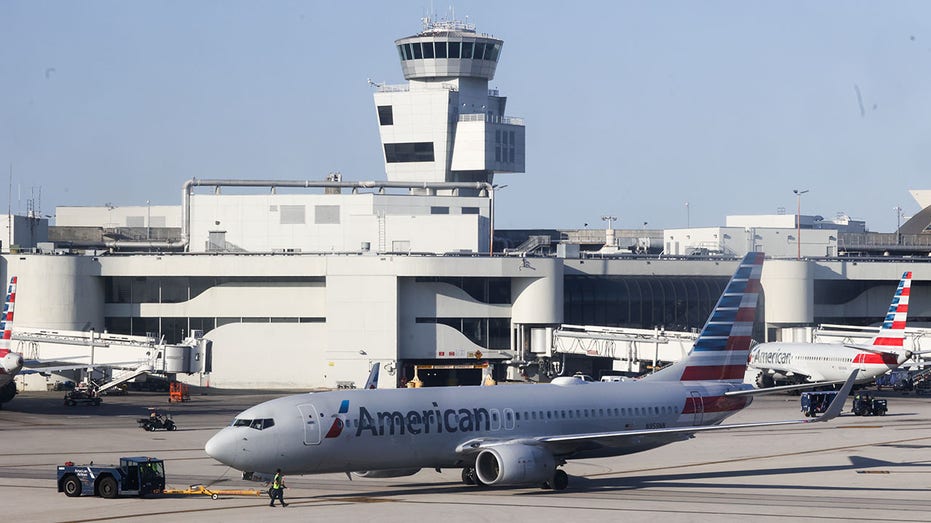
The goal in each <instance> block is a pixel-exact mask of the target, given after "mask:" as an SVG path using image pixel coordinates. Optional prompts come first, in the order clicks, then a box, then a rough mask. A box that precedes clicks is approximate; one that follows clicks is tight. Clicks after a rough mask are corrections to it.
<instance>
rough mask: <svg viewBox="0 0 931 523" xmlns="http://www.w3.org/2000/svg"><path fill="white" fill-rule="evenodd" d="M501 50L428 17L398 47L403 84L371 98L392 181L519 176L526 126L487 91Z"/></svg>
mask: <svg viewBox="0 0 931 523" xmlns="http://www.w3.org/2000/svg"><path fill="white" fill-rule="evenodd" d="M503 43H504V42H503V41H501V40H498V39H497V38H493V37H491V36H489V35H485V34H479V33H476V32H475V26H474V25H471V24H465V23H462V22H453V21H440V22H435V21H432V20H431V19H430V18H425V19H424V21H423V31H421V32H420V33H419V34H416V35H414V36H409V37H407V38H401V39H400V40H396V41H395V44H397V49H398V55H399V57H400V58H401V70H402V71H403V72H404V78H405V79H406V80H408V85H377V86H376V87H377V88H378V90H377V92H376V93H375V107H376V109H377V113H378V123H379V127H378V128H379V133H380V135H381V143H382V147H383V151H384V154H385V172H386V174H387V176H388V180H389V181H399V182H488V183H492V181H493V177H494V174H495V173H496V172H511V173H518V172H524V138H525V133H524V122H523V120H522V119H521V118H513V117H509V116H505V115H504V109H505V105H506V103H507V98H505V97H503V96H499V94H498V91H497V90H489V89H488V82H489V81H490V80H491V79H492V78H494V77H495V69H496V67H497V66H498V58H499V57H500V56H501V46H502V44H503ZM463 196H465V195H464V194H463Z"/></svg>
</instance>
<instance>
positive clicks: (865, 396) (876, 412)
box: [853, 392, 889, 416]
mask: <svg viewBox="0 0 931 523" xmlns="http://www.w3.org/2000/svg"><path fill="white" fill-rule="evenodd" d="M887 410H889V404H888V402H887V401H886V400H884V399H878V398H874V397H873V395H872V394H870V393H869V392H858V393H857V394H856V395H855V396H854V397H853V413H854V414H856V415H857V416H885V415H886V411H887Z"/></svg>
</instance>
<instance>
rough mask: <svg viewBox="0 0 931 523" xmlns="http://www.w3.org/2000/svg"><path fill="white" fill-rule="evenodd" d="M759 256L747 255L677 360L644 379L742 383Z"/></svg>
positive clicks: (756, 297)
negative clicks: (683, 356) (699, 332)
mask: <svg viewBox="0 0 931 523" xmlns="http://www.w3.org/2000/svg"><path fill="white" fill-rule="evenodd" d="M762 272H763V253H761V252H751V253H748V254H747V255H746V256H745V257H744V259H743V260H742V261H741V262H740V265H739V266H738V267H737V271H736V272H735V273H734V276H733V277H731V281H730V282H728V284H727V287H726V288H725V289H724V293H723V294H722V295H721V298H719V299H718V303H717V305H715V307H714V310H713V311H712V312H711V316H709V317H708V321H706V322H705V326H704V327H703V328H702V330H701V334H699V336H698V339H697V340H695V344H694V345H693V346H692V350H691V351H690V352H689V354H688V356H686V357H685V358H684V359H682V360H681V361H679V362H677V363H675V364H674V365H672V366H670V367H667V368H665V369H663V370H661V371H659V372H657V373H656V374H652V375H649V376H647V377H645V378H644V379H645V380H664V381H726V382H732V383H742V382H743V377H744V372H745V371H746V367H747V356H748V355H749V353H750V343H751V335H752V333H753V322H754V320H755V319H756V309H757V304H758V303H759V297H760V291H761V286H760V275H761V273H762Z"/></svg>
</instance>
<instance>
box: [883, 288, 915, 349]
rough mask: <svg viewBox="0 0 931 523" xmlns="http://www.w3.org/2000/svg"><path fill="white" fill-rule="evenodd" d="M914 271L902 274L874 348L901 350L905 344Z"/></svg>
mask: <svg viewBox="0 0 931 523" xmlns="http://www.w3.org/2000/svg"><path fill="white" fill-rule="evenodd" d="M911 287H912V272H911V271H907V272H905V273H904V274H902V279H901V280H900V281H899V286H898V288H897V289H896V290H895V295H894V296H892V303H890V304H889V311H888V312H886V318H885V319H884V320H883V325H882V328H880V329H879V334H877V335H876V337H875V338H873V348H874V349H884V350H890V351H895V352H899V351H901V349H902V347H903V346H904V345H905V321H906V320H907V319H908V296H909V295H910V294H911Z"/></svg>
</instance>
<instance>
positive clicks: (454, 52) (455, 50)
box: [449, 42, 460, 58]
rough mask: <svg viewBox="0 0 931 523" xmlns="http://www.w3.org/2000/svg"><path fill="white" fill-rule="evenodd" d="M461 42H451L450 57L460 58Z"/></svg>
mask: <svg viewBox="0 0 931 523" xmlns="http://www.w3.org/2000/svg"><path fill="white" fill-rule="evenodd" d="M459 45H460V44H459V42H449V57H450V58H459Z"/></svg>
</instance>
